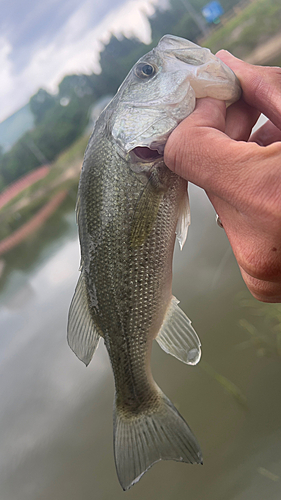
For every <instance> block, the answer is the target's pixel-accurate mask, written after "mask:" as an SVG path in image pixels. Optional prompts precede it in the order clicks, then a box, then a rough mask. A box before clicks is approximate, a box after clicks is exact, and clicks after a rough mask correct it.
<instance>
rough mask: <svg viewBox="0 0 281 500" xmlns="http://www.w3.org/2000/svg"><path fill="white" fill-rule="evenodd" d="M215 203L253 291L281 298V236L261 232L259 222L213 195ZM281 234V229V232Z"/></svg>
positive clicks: (271, 298) (266, 299) (265, 297)
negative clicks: (256, 222)
mask: <svg viewBox="0 0 281 500" xmlns="http://www.w3.org/2000/svg"><path fill="white" fill-rule="evenodd" d="M209 198H210V200H211V203H212V204H213V206H214V207H215V210H216V212H217V214H218V215H219V218H220V220H221V222H222V224H223V228H224V230H225V232H226V234H227V237H228V239H229V242H230V244H231V247H232V250H233V253H234V255H235V257H236V260H237V263H238V265H239V268H240V271H241V274H242V277H243V279H244V281H245V283H246V285H247V287H248V288H249V290H250V292H251V293H252V294H253V295H254V297H256V298H257V299H258V300H262V301H264V302H279V301H280V300H281V248H280V237H278V234H277V235H276V238H275V236H274V235H273V236H272V235H271V233H269V234H266V233H265V232H261V233H260V232H259V228H258V227H257V226H258V225H256V224H252V223H251V222H250V221H249V218H248V217H245V216H244V214H242V213H240V212H239V211H237V210H236V209H235V208H234V207H232V206H231V205H229V204H228V203H226V202H225V201H223V200H221V199H220V198H217V197H215V196H213V195H209ZM279 235H280V232H279Z"/></svg>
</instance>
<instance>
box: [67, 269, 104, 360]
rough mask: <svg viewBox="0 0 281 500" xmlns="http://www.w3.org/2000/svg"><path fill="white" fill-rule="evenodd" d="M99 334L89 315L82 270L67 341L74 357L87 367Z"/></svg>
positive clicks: (71, 313) (69, 317)
mask: <svg viewBox="0 0 281 500" xmlns="http://www.w3.org/2000/svg"><path fill="white" fill-rule="evenodd" d="M99 339H100V334H99V333H98V331H97V328H96V326H95V324H94V322H93V319H92V317H91V314H90V310H89V306H88V299H87V290H86V283H85V277H84V271H83V270H82V272H81V274H80V277H79V280H78V283H77V286H76V289H75V293H74V295H73V298H72V301H71V304H70V308H69V314H68V325H67V341H68V344H69V347H70V348H71V349H72V350H73V352H74V353H75V354H76V356H77V357H78V358H79V359H80V360H81V361H83V363H85V365H86V366H87V365H88V364H89V363H90V361H91V359H92V357H93V355H94V352H95V350H96V348H97V346H98V343H99Z"/></svg>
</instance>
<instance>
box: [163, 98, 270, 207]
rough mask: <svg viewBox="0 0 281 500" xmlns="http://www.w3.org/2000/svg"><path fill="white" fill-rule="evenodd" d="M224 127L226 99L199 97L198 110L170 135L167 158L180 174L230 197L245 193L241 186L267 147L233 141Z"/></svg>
mask: <svg viewBox="0 0 281 500" xmlns="http://www.w3.org/2000/svg"><path fill="white" fill-rule="evenodd" d="M214 127H215V128H214ZM224 129H225V105H224V103H222V102H220V101H217V100H216V99H211V98H205V99H202V100H199V101H198V103H197V106H196V109H195V111H194V112H193V113H192V114H191V115H190V116H188V117H187V118H186V119H185V120H183V121H182V122H181V123H180V124H179V125H178V127H176V129H175V130H174V131H173V132H172V134H171V135H170V137H169V138H168V141H167V143H166V146H165V150H164V160H165V163H166V165H167V166H168V167H169V168H170V169H171V170H172V171H174V172H175V173H177V174H178V175H180V176H181V177H184V178H185V179H186V180H190V181H191V182H193V183H194V184H196V185H198V186H200V187H202V188H203V189H205V190H206V191H209V192H213V193H214V194H216V195H217V196H220V197H221V198H223V199H225V200H227V201H231V200H232V199H233V198H235V199H236V200H237V199H239V197H240V198H241V197H243V196H245V195H243V193H245V189H242V188H244V184H245V182H246V181H247V177H248V176H253V172H252V170H255V172H256V169H257V165H258V164H259V161H260V151H259V150H261V151H264V148H260V147H259V146H258V145H257V144H255V143H249V142H242V141H241V142H236V141H233V140H232V139H230V138H229V137H228V136H227V135H226V134H224V133H223V131H224ZM269 147H271V146H269ZM258 180H259V179H258V177H257V175H256V174H255V181H256V182H258ZM252 184H253V183H251V185H252ZM247 195H248V193H247ZM246 198H247V196H246Z"/></svg>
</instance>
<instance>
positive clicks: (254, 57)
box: [0, 0, 281, 276]
mask: <svg viewBox="0 0 281 500" xmlns="http://www.w3.org/2000/svg"><path fill="white" fill-rule="evenodd" d="M178 3H180V4H181V6H182V4H183V3H182V2H180V1H179V0H174V2H172V4H171V5H172V7H173V5H174V4H175V5H174V7H175V11H177V8H178ZM204 3H205V2H203V1H202V5H204ZM232 4H233V2H232ZM165 12H166V17H167V16H168V14H169V16H171V17H172V14H173V10H172V8H171V11H170V12H169V13H168V14H167V11H164V12H160V14H159V15H160V18H161V16H165ZM161 19H162V21H163V18H161ZM150 21H151V24H152V33H154V35H155V36H153V42H152V44H151V46H153V45H155V43H157V41H158V40H157V38H158V39H159V38H160V37H161V36H162V35H163V34H164V33H163V32H162V33H160V31H159V20H158V19H157V18H152V19H151V20H150ZM162 21H161V22H162ZM220 21H221V22H220V24H218V25H217V26H216V27H214V28H212V29H211V30H210V31H209V33H208V35H207V36H204V38H202V37H201V38H200V37H199V36H197V37H196V40H194V41H197V43H199V44H200V45H204V46H206V47H209V48H210V49H211V50H212V52H216V51H217V50H219V49H220V48H224V49H227V50H229V51H231V52H232V53H234V54H235V55H236V56H237V57H241V58H242V59H244V60H246V61H248V62H251V63H253V64H269V65H280V64H281V56H280V53H281V34H280V33H279V26H280V21H281V5H280V4H279V0H247V1H243V2H239V3H236V4H235V5H234V6H233V8H232V9H228V11H226V13H225V14H224V15H223V16H222V17H221V20H220ZM167 22H168V21H167ZM167 22H166V24H167ZM169 22H170V24H171V25H172V24H173V22H172V21H171V20H170V21H169ZM163 24H165V23H163ZM163 29H164V30H165V32H169V31H170V32H171V31H173V32H174V34H177V35H179V36H185V37H186V38H190V39H192V37H191V36H189V33H188V31H186V33H184V32H181V29H180V27H179V28H178V31H177V32H175V30H172V29H171V30H169V29H168V26H165V25H164V26H163ZM193 38H194V37H193ZM115 40H117V39H114V43H113V45H114V44H115ZM155 40H156V42H155ZM127 42H128V43H129V45H130V41H128V39H125V38H124V39H123V41H122V40H121V41H118V44H117V45H118V47H119V49H120V44H121V45H122V43H123V44H125V45H126V43H127ZM110 43H111V42H109V44H108V46H110ZM142 46H144V47H142ZM151 46H145V45H144V44H141V43H139V42H137V41H133V47H134V50H132V51H130V55H128V53H126V51H125V53H126V57H125V56H123V58H121V59H122V64H123V71H122V75H121V77H122V79H123V76H125V74H126V73H127V71H128V70H129V69H130V67H131V66H132V64H133V63H134V61H135V60H136V59H137V58H138V57H140V56H141V55H142V53H145V52H147V51H148V50H150V48H151ZM130 47H131V45H130ZM131 48H132V47H131ZM111 59H112V56H111V58H110V53H109V52H107V51H106V47H105V50H104V52H103V53H102V54H101V65H102V69H103V73H104V78H105V79H106V78H107V77H108V78H110V77H112V74H113V75H114V71H115V70H114V67H111V69H110V72H109V73H110V74H109V75H108V74H107V72H108V66H109V65H110V61H111ZM105 60H106V64H105V62H104V61H105ZM123 73H124V75H123ZM95 76H99V75H95ZM72 77H77V78H78V79H79V77H78V76H77V75H72V76H70V77H66V78H65V79H64V80H63V82H62V84H60V90H61V94H63V92H62V90H63V91H64V93H65V92H66V91H65V89H64V87H67V85H66V83H67V84H70V85H68V87H67V92H68V93H69V95H71V96H74V95H76V97H77V94H79V91H81V88H80V87H79V86H77V85H78V83H77V82H78V80H77V78H76V79H75V82H74V87H73V86H72V84H73V79H72V80H71V78H72ZM65 80H66V81H65ZM79 82H80V83H81V80H79ZM82 83H83V82H82ZM75 85H76V86H75ZM82 87H83V88H84V91H83V92H84V94H83V96H82V94H80V95H81V96H82V97H81V98H80V101H79V102H81V99H82V100H83V99H84V105H87V106H88V108H89V107H92V106H90V104H91V101H93V103H92V104H95V102H96V101H95V99H94V96H93V95H92V94H90V91H89V88H88V87H87V86H85V82H84V83H83V85H82ZM79 89H80V90H79ZM41 90H42V89H41ZM105 90H106V93H107V94H108V93H109V91H111V92H112V93H113V91H114V89H112V88H111V87H110V86H109V87H108V86H107V87H106V89H105ZM39 92H40V91H39ZM43 92H45V91H43ZM38 94H39V93H38ZM38 94H37V95H38ZM46 94H47V93H46ZM46 94H44V96H45V97H44V99H45V98H46V101H48V95H46ZM85 96H86V98H85ZM41 98H42V95H41ZM61 99H62V97H61ZM69 99H70V98H69ZM76 100H77V99H76ZM97 100H99V99H97ZM43 101H44V100H43ZM43 101H42V102H43ZM73 101H75V99H74V97H73ZM35 104H36V101H35ZM37 105H38V102H37ZM45 105H47V107H48V106H51V108H52V107H54V106H56V104H54V103H50V102H47V104H46V102H45ZM35 107H36V106H35ZM60 107H61V108H63V110H64V109H65V108H67V107H68V105H66V101H63V103H62V105H61V106H60ZM88 108H87V109H88ZM52 109H53V108H52ZM52 109H49V110H47V111H46V109H45V110H43V111H44V113H45V115H48V113H49V114H50V111H52ZM43 111H42V109H41V108H40V106H39V107H38V109H37V111H36V112H37V121H39V124H40V120H41V119H43V118H42V116H41V115H40V113H43ZM44 113H43V114H44ZM74 115H75V113H74ZM38 117H39V118H38ZM82 122H83V124H84V125H83V126H84V128H85V127H86V125H87V123H88V122H89V113H88V111H87V121H85V120H84V119H83V120H82V121H81V120H80V122H79V126H80V125H81V123H82ZM84 122H85V123H84ZM70 136H71V134H70ZM70 136H69V137H70ZM88 139H89V135H88V134H86V135H81V134H80V137H79V136H78V139H76V140H74V141H72V144H71V145H70V146H69V147H68V148H67V149H65V150H64V151H63V152H62V153H60V154H58V155H57V158H56V159H54V160H53V161H48V162H46V164H45V165H44V164H43V158H44V159H45V155H44V154H42V155H41V156H42V157H43V158H41V163H40V162H39V164H40V166H39V167H38V168H37V169H36V168H35V169H34V168H32V169H31V172H29V173H24V175H20V176H18V177H19V178H18V179H17V180H16V181H15V182H13V183H11V184H10V185H9V186H5V187H4V189H3V191H2V193H0V256H2V255H4V254H5V253H6V252H8V251H9V250H10V249H11V248H13V247H14V246H16V245H18V244H19V243H20V242H22V241H23V240H24V239H25V238H28V236H30V234H32V232H34V231H36V230H37V229H38V227H40V226H41V225H42V224H43V223H45V221H46V220H47V219H48V218H49V217H50V216H51V214H52V213H54V211H55V210H56V209H57V208H58V206H60V204H61V203H63V201H64V200H65V198H66V197H67V193H68V192H69V191H70V190H73V189H76V188H77V185H78V179H79V173H80V169H81V165H82V159H83V154H84V151H85V148H86V145H87V142H88ZM30 144H31V143H30ZM30 148H31V149H33V153H34V154H33V156H34V157H36V154H37V156H38V154H39V156H40V150H39V147H37V146H35V147H34V145H32V144H31V146H30ZM36 148H37V149H38V150H39V153H38V151H37V150H36ZM2 157H3V153H2ZM0 175H1V153H0ZM3 262H4V261H3V258H2V257H1V260H0V276H1V272H2V271H3V268H4V264H3Z"/></svg>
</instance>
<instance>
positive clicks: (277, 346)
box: [238, 292, 281, 361]
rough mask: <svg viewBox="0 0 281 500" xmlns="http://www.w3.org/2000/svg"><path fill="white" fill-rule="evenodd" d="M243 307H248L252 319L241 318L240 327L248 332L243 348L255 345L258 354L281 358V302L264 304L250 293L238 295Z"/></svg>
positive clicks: (241, 346) (241, 345)
mask: <svg viewBox="0 0 281 500" xmlns="http://www.w3.org/2000/svg"><path fill="white" fill-rule="evenodd" d="M238 300H239V303H240V305H241V307H243V308H245V309H247V311H248V313H250V315H251V321H248V319H245V318H241V319H240V321H239V324H240V327H241V328H242V329H243V330H244V331H245V332H246V334H247V337H248V338H247V340H245V342H243V343H242V344H240V346H239V347H240V348H241V349H246V348H248V347H254V349H255V350H256V353H257V356H259V357H262V356H265V357H270V358H275V359H278V360H279V361H280V359H281V304H262V303H260V302H258V301H257V300H254V299H253V298H252V297H249V294H248V293H244V292H243V293H241V294H240V295H238Z"/></svg>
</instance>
